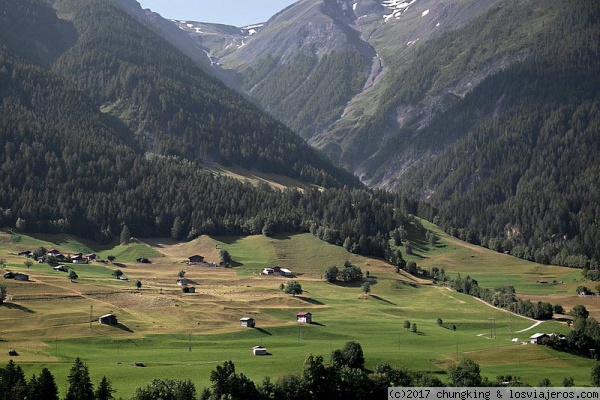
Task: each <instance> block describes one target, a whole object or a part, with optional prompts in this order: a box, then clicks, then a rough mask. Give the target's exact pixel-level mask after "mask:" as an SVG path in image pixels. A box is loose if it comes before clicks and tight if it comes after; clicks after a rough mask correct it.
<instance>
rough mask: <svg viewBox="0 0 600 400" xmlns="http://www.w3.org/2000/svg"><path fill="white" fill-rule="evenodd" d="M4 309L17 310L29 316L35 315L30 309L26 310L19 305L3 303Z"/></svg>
mask: <svg viewBox="0 0 600 400" xmlns="http://www.w3.org/2000/svg"><path fill="white" fill-rule="evenodd" d="M4 307H5V308H8V309H10V310H19V311H23V312H26V313H29V314H35V311H33V310H32V309H30V308H27V307H25V306H22V305H20V304H15V303H4Z"/></svg>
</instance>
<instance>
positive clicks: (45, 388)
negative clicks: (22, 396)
mask: <svg viewBox="0 0 600 400" xmlns="http://www.w3.org/2000/svg"><path fill="white" fill-rule="evenodd" d="M27 399H28V400H58V387H57V386H56V381H55V380H54V376H53V375H52V373H51V372H50V371H49V370H48V368H44V369H42V371H41V372H40V375H39V376H37V377H36V376H35V375H33V376H32V377H31V380H30V381H29V394H28V396H27Z"/></svg>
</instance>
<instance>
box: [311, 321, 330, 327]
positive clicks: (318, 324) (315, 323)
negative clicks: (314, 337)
mask: <svg viewBox="0 0 600 400" xmlns="http://www.w3.org/2000/svg"><path fill="white" fill-rule="evenodd" d="M310 324H311V325H316V326H327V325H325V324H322V323H320V322H315V321H312V322H311V323H310Z"/></svg>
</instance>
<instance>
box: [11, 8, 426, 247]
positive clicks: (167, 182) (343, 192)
mask: <svg viewBox="0 0 600 400" xmlns="http://www.w3.org/2000/svg"><path fill="white" fill-rule="evenodd" d="M84 3H85V4H84ZM19 4H20V6H19V7H15V8H14V9H13V12H15V13H17V12H20V13H21V15H20V16H19V17H16V16H15V17H14V18H13V19H14V21H21V22H22V21H23V19H22V18H25V21H28V20H30V21H31V23H32V24H33V23H35V22H36V18H37V17H36V16H39V15H40V14H44V13H45V12H47V10H46V9H44V7H47V6H45V5H44V4H43V3H42V2H35V1H34V2H31V3H29V6H25V5H24V4H25V3H19ZM56 5H57V6H58V8H59V10H60V12H61V13H66V14H67V15H70V16H74V21H75V28H76V29H77V32H78V33H79V34H80V35H81V36H80V37H79V39H78V42H77V44H75V45H74V47H71V48H70V49H69V50H68V51H67V52H66V53H65V54H63V55H62V56H61V57H60V58H58V59H57V60H56V61H55V63H54V64H53V65H54V67H53V70H47V69H46V68H44V66H43V65H44V62H45V61H44V60H42V59H41V58H40V57H37V56H38V55H37V54H36V53H35V52H33V53H31V54H15V52H11V51H10V48H9V46H8V45H5V46H4V48H3V50H2V52H1V53H0V98H1V99H2V103H1V111H0V112H1V113H2V115H3V118H2V119H1V120H0V131H1V132H2V135H0V146H1V148H2V153H1V155H0V164H1V165H2V167H1V169H0V180H1V181H2V182H3V184H2V187H1V189H0V224H1V225H2V226H6V227H16V228H18V229H19V230H22V231H24V232H55V233H57V232H68V233H73V234H76V235H80V236H82V237H85V238H90V239H94V240H98V241H101V242H106V241H110V240H112V239H113V238H114V237H116V236H118V235H119V233H120V232H121V230H122V229H123V227H124V226H127V228H128V229H129V230H130V232H131V234H132V235H134V236H140V237H148V236H173V237H174V238H176V239H191V238H194V237H196V236H198V235H201V234H220V235H227V234H231V235H248V234H257V233H263V234H266V235H271V234H275V233H278V232H308V231H311V232H313V233H314V234H315V235H318V236H319V237H320V238H322V239H324V240H326V241H328V242H330V243H334V244H338V245H342V244H344V245H345V246H346V247H347V248H348V249H350V250H352V251H353V252H356V253H361V254H371V255H376V256H381V257H387V256H388V255H390V254H391V250H390V249H389V243H388V242H389V238H390V235H391V234H392V233H393V231H394V230H398V229H401V228H402V229H404V230H411V229H412V230H414V231H415V232H416V234H417V235H418V234H421V235H423V234H424V231H423V229H422V227H421V226H420V224H419V223H418V222H417V221H416V220H415V219H414V218H412V217H410V218H409V217H407V215H408V214H409V213H410V214H416V213H417V211H419V208H426V209H428V208H427V207H425V206H423V205H419V204H418V203H416V202H408V201H406V200H403V199H401V198H400V196H398V195H395V194H391V193H387V192H384V191H377V190H369V189H366V188H364V187H362V186H361V185H360V184H359V183H358V180H357V179H356V178H354V177H353V176H352V175H351V174H349V173H347V172H345V171H343V170H341V169H337V168H335V167H333V165H332V164H330V163H329V162H328V161H326V160H325V158H324V157H323V156H321V155H320V154H319V153H317V152H316V151H314V150H312V149H311V148H310V147H309V146H308V145H306V143H304V142H303V141H302V140H301V139H299V138H298V137H296V136H294V135H293V133H291V131H289V130H287V128H284V127H283V126H282V125H281V124H279V123H277V122H275V121H273V120H271V119H270V118H268V117H266V116H264V115H262V114H259V112H258V111H257V110H256V109H254V108H252V107H251V106H247V105H245V103H244V102H243V101H242V100H241V98H239V97H238V96H237V95H235V94H232V93H230V92H226V89H225V87H224V86H221V85H220V84H218V83H216V82H213V81H209V78H207V77H205V76H203V75H201V73H200V72H198V70H197V69H195V67H194V66H193V65H191V64H189V63H188V61H186V60H185V59H184V58H183V57H182V56H179V55H177V54H175V50H173V49H170V48H168V46H167V45H166V44H165V45H164V46H165V47H166V50H164V54H162V53H161V52H160V47H159V46H154V47H153V49H156V50H157V51H156V52H150V51H149V50H147V49H148V47H149V46H150V43H149V41H151V40H153V38H152V35H151V32H145V31H144V29H143V27H141V26H140V27H137V28H138V30H135V31H131V32H127V33H125V32H121V35H116V34H115V33H114V32H119V28H122V29H128V25H127V21H126V17H125V16H124V14H120V12H119V10H118V7H117V6H116V5H115V4H113V3H112V2H100V1H91V0H90V1H86V2H79V1H78V2H74V1H73V2H70V1H67V0H65V1H62V2H57V4H56ZM86 7H91V8H94V7H96V8H94V10H95V12H97V13H98V14H99V15H100V17H98V15H96V17H95V18H92V17H91V16H90V13H89V12H88V8H86ZM40 10H42V11H44V13H42V12H40ZM103 13H106V14H107V15H110V17H111V21H112V22H111V25H110V29H109V27H108V25H107V26H105V27H102V24H101V22H98V21H102V18H101V17H102V15H103ZM86 16H87V18H88V19H86ZM21 17H22V18H21ZM19 18H21V19H19ZM27 18H29V19H27ZM41 22H42V21H37V23H41ZM52 23H53V24H57V23H58V20H56V19H55V20H54V21H52ZM104 23H105V24H107V22H106V21H104ZM86 29H89V33H88V35H89V36H85V35H86V33H85V32H86ZM102 29H104V30H105V31H106V32H105V33H106V36H104V35H98V33H99V31H101V30H102ZM94 30H95V34H93V35H92V31H94ZM144 35H146V36H144ZM113 36H114V37H113ZM136 40H137V41H136ZM89 41H91V42H93V41H98V43H92V44H90V43H89ZM122 41H132V43H127V44H125V43H122ZM138 41H139V42H142V43H144V44H145V46H142V45H139V43H138ZM144 41H147V43H146V42H144ZM136 43H138V44H136ZM109 44H110V46H109ZM132 49H139V54H138V53H136V52H135V51H134V50H132ZM144 49H146V50H144ZM152 57H155V59H152V60H149V58H152ZM169 57H170V58H169ZM26 59H29V60H36V61H39V62H37V63H36V64H37V65H35V64H33V63H31V62H25V61H24V60H26ZM150 61H152V63H153V64H152V65H153V67H152V68H141V67H140V66H137V67H136V66H135V64H136V63H139V64H140V65H141V64H142V63H143V62H150ZM154 65H156V67H154ZM156 68H157V69H161V68H162V69H163V70H162V71H157V70H156ZM69 71H70V72H69ZM59 72H61V73H59ZM67 72H69V73H67ZM62 73H64V74H65V75H63V74H62ZM131 74H133V75H131ZM154 74H155V75H154ZM196 75H197V76H196ZM188 79H189V80H190V87H189V90H190V91H198V93H195V94H194V93H191V94H190V93H187V92H186V90H188V88H185V87H183V86H181V85H182V82H185V81H187V80H188ZM204 81H207V82H208V83H205V82H204ZM200 91H205V92H207V93H206V95H204V93H200ZM100 92H101V93H100ZM128 96H133V97H128ZM107 104H111V105H107ZM115 104H120V105H118V106H117V105H115ZM174 104H181V106H182V107H184V106H185V107H192V108H191V109H190V110H188V111H185V110H182V109H180V110H178V111H176V112H174V113H173V114H170V113H169V112H168V111H165V110H163V109H161V107H172V106H173V105H174ZM115 107H116V108H119V112H115ZM194 107H197V109H194ZM109 109H110V110H109ZM134 110H135V112H134ZM198 110H200V111H202V112H198ZM123 113H125V114H127V116H124V114H123ZM169 115H170V116H171V117H172V118H169V117H168V116H169ZM179 117H181V118H182V119H179ZM165 120H166V122H165ZM205 122H206V123H207V124H208V125H206V126H204V125H202V124H204V123H205ZM195 124H199V125H195ZM194 127H195V129H192V128H194ZM180 128H181V129H180ZM249 130H253V131H252V132H249ZM184 131H185V132H184ZM147 132H152V133H153V134H154V133H156V132H159V133H157V134H156V136H152V135H150V136H152V137H150V136H148V135H147V134H146V133H147ZM161 132H162V133H161ZM167 132H170V133H169V134H167ZM186 132H187V133H186ZM203 135H205V136H203ZM186 138H187V139H186ZM188 139H189V140H188ZM263 146H264V147H263ZM150 147H151V148H150ZM201 148H202V149H203V150H202V149H201ZM194 154H199V156H197V157H196V156H194ZM207 157H214V159H219V160H221V161H222V162H225V163H228V162H231V163H235V164H238V165H242V166H246V167H255V168H257V169H261V166H264V169H263V170H265V171H271V170H274V171H278V172H280V173H285V172H288V173H289V175H291V176H293V177H300V178H304V179H305V180H307V181H309V182H315V183H319V184H322V185H323V186H325V187H329V189H328V190H324V191H320V190H317V189H313V190H308V191H306V192H304V193H302V192H299V191H296V190H292V189H290V190H286V191H280V190H275V189H272V188H270V187H269V186H268V185H259V186H257V187H255V186H252V185H251V184H250V183H244V182H241V181H238V180H234V179H232V178H225V177H221V176H216V175H214V174H213V173H210V172H208V171H207V170H205V169H202V168H201V167H200V166H199V164H198V161H206V158H207ZM249 164H253V165H249ZM343 184H344V186H342V185H343ZM336 186H338V188H336ZM428 210H429V213H432V212H433V211H432V210H430V209H428ZM390 257H391V256H390Z"/></svg>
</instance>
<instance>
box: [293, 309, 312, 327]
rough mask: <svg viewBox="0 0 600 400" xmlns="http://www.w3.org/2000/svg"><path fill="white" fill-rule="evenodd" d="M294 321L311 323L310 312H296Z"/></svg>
mask: <svg viewBox="0 0 600 400" xmlns="http://www.w3.org/2000/svg"><path fill="white" fill-rule="evenodd" d="M296 321H297V322H302V323H305V324H312V314H311V313H309V312H308V311H301V312H299V313H298V314H296Z"/></svg>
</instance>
